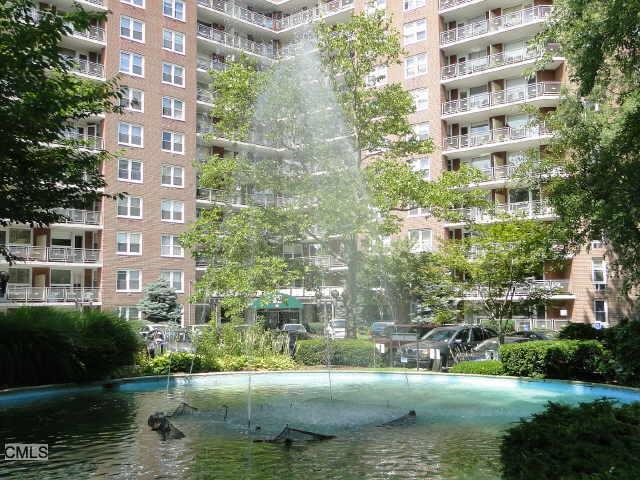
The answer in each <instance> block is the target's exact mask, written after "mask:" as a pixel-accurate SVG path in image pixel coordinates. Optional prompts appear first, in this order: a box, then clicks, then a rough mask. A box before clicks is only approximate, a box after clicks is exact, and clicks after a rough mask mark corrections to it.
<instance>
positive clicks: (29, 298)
mask: <svg viewBox="0 0 640 480" xmlns="http://www.w3.org/2000/svg"><path fill="white" fill-rule="evenodd" d="M6 301H7V302H9V303H75V302H82V303H89V302H100V301H101V291H100V289H99V288H92V287H68V286H63V287H30V286H26V285H11V284H9V285H7V296H6Z"/></svg>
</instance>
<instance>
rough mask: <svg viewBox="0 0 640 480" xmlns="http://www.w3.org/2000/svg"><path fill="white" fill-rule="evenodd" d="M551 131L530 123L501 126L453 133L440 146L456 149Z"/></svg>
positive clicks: (530, 136)
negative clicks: (483, 130)
mask: <svg viewBox="0 0 640 480" xmlns="http://www.w3.org/2000/svg"><path fill="white" fill-rule="evenodd" d="M550 133H551V132H550V131H549V129H547V127H546V126H545V125H544V124H542V125H532V126H523V127H515V128H514V127H501V128H494V129H493V130H487V131H486V132H480V133H469V134H466V135H454V136H451V137H445V138H444V139H443V140H442V148H443V149H444V150H445V151H448V150H457V149H459V148H473V147H481V146H483V145H491V144H494V143H502V142H511V141H515V140H529V139H534V138H537V137H541V136H543V135H549V134H550Z"/></svg>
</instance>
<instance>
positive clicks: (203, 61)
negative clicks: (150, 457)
mask: <svg viewBox="0 0 640 480" xmlns="http://www.w3.org/2000/svg"><path fill="white" fill-rule="evenodd" d="M197 65H198V68H199V69H200V70H217V71H222V70H226V69H227V68H228V67H227V64H225V63H223V62H220V61H218V60H214V59H212V58H203V57H198V61H197Z"/></svg>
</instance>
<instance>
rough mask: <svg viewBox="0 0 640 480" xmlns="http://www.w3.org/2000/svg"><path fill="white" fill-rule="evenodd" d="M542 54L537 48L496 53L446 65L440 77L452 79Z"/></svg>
mask: <svg viewBox="0 0 640 480" xmlns="http://www.w3.org/2000/svg"><path fill="white" fill-rule="evenodd" d="M540 56H541V52H540V51H539V50H538V49H535V48H522V49H519V50H510V51H508V52H500V53H495V54H493V55H487V56H485V57H480V58H474V59H471V60H466V61H464V62H458V63H452V64H451V65H445V66H444V67H442V69H441V71H440V79H441V80H442V81H445V80H451V79H454V78H459V77H464V76H467V75H471V74H474V73H477V72H482V71H485V70H489V69H492V68H498V67H503V66H505V65H513V64H517V63H522V62H526V61H528V60H532V59H534V58H538V57H540Z"/></svg>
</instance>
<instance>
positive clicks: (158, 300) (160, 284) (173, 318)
mask: <svg viewBox="0 0 640 480" xmlns="http://www.w3.org/2000/svg"><path fill="white" fill-rule="evenodd" d="M138 307H139V308H140V311H141V312H142V313H144V315H145V318H146V319H147V320H148V321H150V322H176V323H179V322H180V318H181V317H182V307H181V306H180V304H179V303H178V295H177V294H176V291H175V290H174V289H173V288H171V286H170V285H169V282H167V281H166V280H163V279H158V280H156V281H155V282H151V283H149V284H148V285H147V286H146V287H145V288H144V297H143V298H142V300H140V303H139V304H138Z"/></svg>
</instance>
